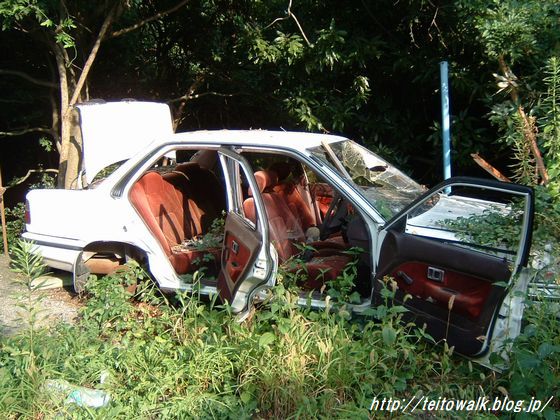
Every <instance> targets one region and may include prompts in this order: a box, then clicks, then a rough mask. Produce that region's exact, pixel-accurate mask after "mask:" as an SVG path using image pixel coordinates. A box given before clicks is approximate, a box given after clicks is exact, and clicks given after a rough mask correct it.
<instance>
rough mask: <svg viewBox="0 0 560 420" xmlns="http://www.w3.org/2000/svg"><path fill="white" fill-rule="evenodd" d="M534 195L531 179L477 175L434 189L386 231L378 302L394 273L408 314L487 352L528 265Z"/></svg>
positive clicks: (471, 352)
mask: <svg viewBox="0 0 560 420" xmlns="http://www.w3.org/2000/svg"><path fill="white" fill-rule="evenodd" d="M533 200H534V199H533V191H532V189H530V188H528V187H524V186H521V185H516V184H508V183H503V182H498V181H490V180H489V181H487V180H479V179H473V178H452V179H450V180H447V181H445V182H443V183H441V184H439V185H438V186H436V187H435V188H433V189H431V190H430V191H428V192H427V193H425V194H424V195H422V196H421V197H420V198H418V199H417V200H415V201H414V202H412V203H411V204H410V205H409V206H407V207H406V208H405V209H403V211H402V212H400V213H399V214H398V215H396V216H395V217H393V218H392V219H391V220H390V221H388V222H387V223H386V225H385V226H384V227H383V229H382V230H381V231H380V236H379V238H380V241H379V242H380V243H379V244H378V254H377V255H378V264H377V272H376V280H377V281H375V285H374V304H376V303H377V304H379V303H382V302H383V301H384V300H383V297H382V296H383V294H382V291H381V289H382V288H383V287H384V286H383V281H382V280H383V279H387V276H388V277H391V278H393V279H394V280H395V281H396V283H397V285H398V288H397V291H396V295H395V301H394V304H397V305H402V306H404V307H406V308H407V309H408V310H409V312H408V313H407V314H406V316H407V318H408V317H410V318H411V319H412V320H413V321H414V322H416V323H417V325H418V326H420V327H421V326H423V325H425V326H426V332H427V333H428V334H430V335H431V336H432V337H433V338H434V339H435V340H436V341H440V340H444V339H445V340H447V342H448V343H449V345H450V346H454V347H455V351H457V352H459V353H461V354H464V355H466V356H470V357H481V356H483V355H485V354H486V353H487V352H488V349H489V345H490V342H491V339H492V337H493V336H498V334H500V333H499V332H498V331H497V330H498V329H499V328H502V327H501V326H503V325H505V323H504V322H497V321H498V320H499V319H500V318H502V320H503V318H506V317H508V316H509V315H511V314H512V313H514V312H515V310H514V309H512V308H508V310H507V311H503V310H502V311H501V308H502V304H503V303H504V301H505V299H506V297H508V298H510V297H511V296H512V294H513V290H514V287H513V284H514V281H515V279H516V278H517V276H516V274H518V273H519V272H520V270H521V268H522V267H524V266H526V265H527V260H528V255H529V248H530V244H531V232H532V224H533V212H534V210H533ZM407 295H410V297H406V296H407ZM405 297H406V298H405ZM508 302H511V299H508ZM503 306H504V307H505V306H506V305H503ZM517 315H518V318H519V319H518V320H516V322H520V315H519V311H517ZM496 325H498V327H496ZM509 338H514V337H511V336H510V337H509Z"/></svg>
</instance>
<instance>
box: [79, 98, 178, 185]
mask: <svg viewBox="0 0 560 420" xmlns="http://www.w3.org/2000/svg"><path fill="white" fill-rule="evenodd" d="M76 108H77V110H78V118H77V121H76V124H77V125H78V128H79V133H80V134H81V137H82V173H83V178H84V181H85V182H86V183H87V184H89V183H91V181H92V180H93V178H94V177H95V175H97V174H98V173H99V172H100V171H101V170H102V169H103V168H106V167H107V166H109V165H111V164H113V163H116V162H120V161H123V160H126V159H129V158H130V157H131V156H133V155H134V154H136V153H137V152H138V151H140V150H141V149H143V148H145V147H146V146H147V145H148V144H149V143H151V142H152V141H154V140H155V139H156V138H158V137H159V138H161V137H162V136H164V137H165V136H169V135H171V134H173V121H172V119H171V112H170V109H169V106H167V105H166V104H161V103H154V102H136V101H122V102H102V103H84V104H79V105H76Z"/></svg>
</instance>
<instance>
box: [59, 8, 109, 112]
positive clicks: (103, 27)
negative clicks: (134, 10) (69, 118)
mask: <svg viewBox="0 0 560 420" xmlns="http://www.w3.org/2000/svg"><path fill="white" fill-rule="evenodd" d="M118 4H119V3H118V2H117V3H115V5H114V6H113V8H112V9H111V10H110V11H109V13H108V14H107V16H106V17H105V20H104V21H103V24H102V25H101V29H100V30H99V34H98V35H97V39H96V40H95V43H94V44H93V47H92V48H91V52H90V53H89V56H88V58H87V60H86V62H85V64H84V68H83V70H82V72H81V73H80V78H79V79H78V82H77V83H76V87H75V88H74V93H73V94H72V98H71V99H70V102H69V103H68V109H70V107H72V106H73V105H74V104H75V103H76V102H77V101H78V98H79V97H80V92H81V91H82V88H83V87H84V83H85V82H86V79H87V77H88V74H89V71H90V69H91V66H92V65H93V62H94V60H95V57H96V56H97V52H98V51H99V47H100V46H101V42H102V41H103V38H105V34H106V33H107V31H108V30H109V27H110V26H111V23H113V18H114V16H115V12H116V10H117V6H118ZM67 111H68V110H65V111H64V112H67Z"/></svg>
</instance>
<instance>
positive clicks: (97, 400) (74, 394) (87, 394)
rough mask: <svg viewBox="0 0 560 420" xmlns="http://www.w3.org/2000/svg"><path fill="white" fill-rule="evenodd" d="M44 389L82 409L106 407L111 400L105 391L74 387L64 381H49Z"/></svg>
mask: <svg viewBox="0 0 560 420" xmlns="http://www.w3.org/2000/svg"><path fill="white" fill-rule="evenodd" d="M44 388H45V390H47V392H49V393H51V394H54V395H58V396H60V397H61V398H65V401H64V402H65V404H76V405H78V406H80V407H92V408H99V407H104V406H106V405H107V404H108V403H109V401H110V400H111V397H110V396H109V394H107V393H106V392H105V391H101V390H99V389H92V388H86V387H83V386H77V385H72V384H71V383H70V382H68V381H65V380H64V379H48V380H46V381H45V384H44Z"/></svg>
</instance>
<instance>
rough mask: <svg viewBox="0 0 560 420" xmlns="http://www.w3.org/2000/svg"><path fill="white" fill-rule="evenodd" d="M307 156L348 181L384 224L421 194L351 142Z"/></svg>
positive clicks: (399, 174) (315, 150) (398, 173)
mask: <svg viewBox="0 0 560 420" xmlns="http://www.w3.org/2000/svg"><path fill="white" fill-rule="evenodd" d="M329 149H330V150H329ZM309 152H310V153H311V154H312V155H313V156H315V157H316V158H318V159H319V160H321V161H322V162H323V163H325V164H327V165H329V166H331V167H332V168H333V169H334V170H336V171H338V172H340V173H341V174H342V175H343V176H344V177H346V178H349V180H350V181H351V182H352V183H354V185H356V187H357V188H358V189H359V190H361V191H362V192H363V195H364V197H365V198H366V199H367V200H368V201H369V202H370V203H372V205H373V206H374V207H375V208H376V209H377V211H378V212H379V213H380V215H381V216H382V217H383V218H384V219H385V220H389V219H391V218H392V217H393V216H395V215H396V214H397V213H399V212H400V211H401V210H402V209H403V208H404V207H405V206H406V205H407V204H409V203H410V202H412V201H413V200H414V199H415V198H417V197H418V196H419V195H420V194H421V193H422V192H423V191H424V188H423V187H422V186H421V185H419V184H418V183H416V182H415V181H413V180H412V179H410V178H409V177H408V176H406V175H405V174H403V173H402V172H401V171H399V170H398V169H397V168H395V167H393V166H392V165H390V164H389V163H387V162H386V161H385V160H383V159H381V158H380V157H379V156H377V155H376V154H375V153H373V152H371V151H370V150H368V149H366V148H365V147H362V146H360V145H359V144H357V143H355V142H353V141H352V140H343V141H338V142H334V143H328V144H326V143H325V144H323V145H322V146H318V147H313V148H311V149H309ZM335 160H336V161H335Z"/></svg>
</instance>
